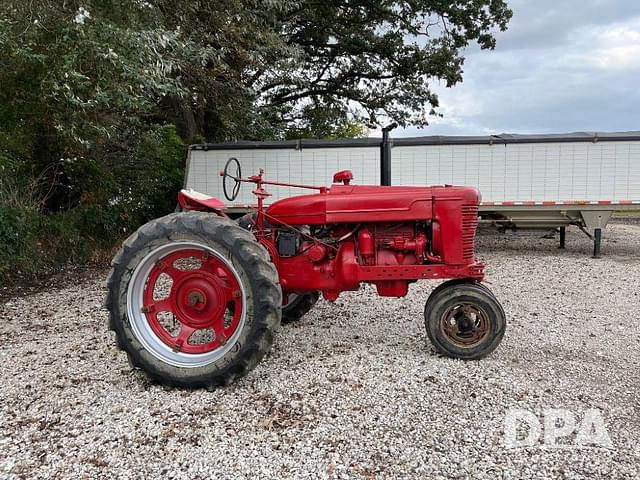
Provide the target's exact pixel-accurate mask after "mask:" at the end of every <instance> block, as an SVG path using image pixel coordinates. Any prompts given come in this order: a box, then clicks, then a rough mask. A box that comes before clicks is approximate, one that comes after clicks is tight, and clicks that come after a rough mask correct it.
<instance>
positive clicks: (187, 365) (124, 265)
mask: <svg viewBox="0 0 640 480" xmlns="http://www.w3.org/2000/svg"><path fill="white" fill-rule="evenodd" d="M112 265H113V269H112V271H111V274H110V276H109V280H108V297H107V306H108V308H109V311H110V328H111V329H112V330H114V331H115V333H116V337H117V341H118V346H119V347H120V348H121V349H122V350H124V351H125V352H126V353H127V355H128V356H129V361H130V363H131V364H132V365H133V366H134V367H136V368H141V369H142V370H144V371H145V372H146V373H147V374H148V375H149V376H150V377H151V378H153V379H154V380H156V381H158V382H160V383H163V384H166V385H170V386H181V387H210V386H215V385H220V384H228V383H230V382H232V381H233V380H234V379H236V378H238V377H240V376H243V375H245V374H246V373H247V372H249V371H250V370H251V369H253V368H254V367H255V366H256V365H257V364H258V362H259V361H260V360H261V359H262V357H263V356H264V355H265V354H266V353H267V352H268V351H269V349H270V348H271V343H272V336H273V332H274V329H276V328H277V326H278V325H279V323H280V315H281V313H280V305H281V304H282V293H281V291H280V286H279V284H278V275H277V272H276V269H275V267H274V266H273V264H272V263H271V261H270V258H269V254H268V253H267V251H266V250H265V249H264V248H263V247H262V246H261V245H260V244H258V243H257V242H256V241H255V238H254V237H253V236H252V235H251V234H250V233H249V232H247V231H245V230H244V229H242V228H241V227H239V226H238V225H237V224H236V223H235V222H232V221H230V220H227V219H224V218H221V217H219V216H216V215H213V214H209V213H203V212H183V213H174V214H171V215H167V216H166V217H163V218H160V219H157V220H154V221H152V222H149V223H147V224H146V225H144V226H142V227H141V228H140V229H139V230H138V231H137V232H136V233H134V234H133V235H132V236H131V237H129V238H128V239H127V240H126V241H125V243H124V245H123V246H122V249H121V250H120V252H118V254H117V255H116V257H115V258H114V260H113V263H112Z"/></svg>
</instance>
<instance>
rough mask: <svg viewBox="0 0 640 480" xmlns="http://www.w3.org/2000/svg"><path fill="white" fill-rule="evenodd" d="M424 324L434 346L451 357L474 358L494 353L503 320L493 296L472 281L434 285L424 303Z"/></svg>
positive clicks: (498, 304) (486, 289) (504, 321)
mask: <svg viewBox="0 0 640 480" xmlns="http://www.w3.org/2000/svg"><path fill="white" fill-rule="evenodd" d="M424 318H425V327H426V330H427V335H428V336H429V340H431V343H432V344H433V346H434V347H435V348H436V350H438V351H439V352H441V353H443V354H445V355H447V356H449V357H453V358H460V359H463V360H476V359H479V358H482V357H485V356H487V355H489V354H490V353H491V352H493V351H494V350H495V349H496V348H497V347H498V345H499V344H500V342H501V341H502V337H503V336H504V332H505V328H506V319H505V315H504V311H503V309H502V306H501V305H500V303H498V300H497V299H496V297H495V296H494V295H493V293H491V291H489V289H488V288H486V287H485V286H483V285H481V284H478V283H475V282H462V283H458V282H455V283H451V284H449V285H446V286H443V287H442V288H437V289H436V290H434V292H433V293H432V294H431V296H430V297H429V299H428V300H427V303H426V305H425V311H424Z"/></svg>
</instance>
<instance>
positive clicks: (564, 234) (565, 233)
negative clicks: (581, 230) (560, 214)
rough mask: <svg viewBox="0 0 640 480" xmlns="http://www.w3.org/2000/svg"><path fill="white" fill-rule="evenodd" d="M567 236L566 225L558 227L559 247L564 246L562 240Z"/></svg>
mask: <svg viewBox="0 0 640 480" xmlns="http://www.w3.org/2000/svg"><path fill="white" fill-rule="evenodd" d="M566 236H567V227H560V247H559V248H564V242H565V239H566Z"/></svg>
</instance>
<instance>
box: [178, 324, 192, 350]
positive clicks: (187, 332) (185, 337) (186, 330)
mask: <svg viewBox="0 0 640 480" xmlns="http://www.w3.org/2000/svg"><path fill="white" fill-rule="evenodd" d="M195 331H196V329H195V328H191V327H189V326H187V325H185V324H184V323H180V332H178V336H177V337H176V342H175V344H174V346H173V349H174V350H175V351H176V352H179V351H181V350H182V349H183V348H184V346H185V344H186V343H187V342H188V341H189V338H191V335H193V332H195Z"/></svg>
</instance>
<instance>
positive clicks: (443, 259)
mask: <svg viewBox="0 0 640 480" xmlns="http://www.w3.org/2000/svg"><path fill="white" fill-rule="evenodd" d="M221 176H223V177H224V178H223V187H224V193H225V196H226V197H227V199H228V200H229V201H233V200H234V199H235V198H236V197H237V195H238V193H239V189H240V186H241V185H242V184H243V183H251V184H253V185H254V190H253V193H254V194H255V196H256V197H257V209H256V210H255V211H254V212H253V213H251V214H248V215H245V216H244V217H243V218H241V219H239V220H238V221H234V220H232V219H230V218H229V217H228V216H227V215H226V214H225V204H224V203H223V202H222V201H220V200H218V199H215V198H212V197H207V196H204V195H201V194H197V193H195V192H187V191H184V190H183V191H182V192H181V193H180V194H179V198H178V200H179V204H180V206H181V210H182V211H181V212H179V213H174V214H171V215H167V216H166V217H162V218H159V219H157V220H154V221H151V222H149V223H147V224H146V225H144V226H142V227H141V228H140V229H139V230H138V231H137V232H135V233H134V234H133V235H131V236H130V237H129V238H128V239H127V240H126V241H125V242H124V244H123V246H122V248H121V250H120V251H119V253H118V254H117V255H116V257H115V258H114V260H113V264H112V265H113V269H112V271H111V274H110V276H109V280H108V290H109V291H108V298H107V305H108V308H109V310H110V313H111V315H110V327H111V329H112V330H114V331H115V333H116V337H117V341H118V346H119V347H120V348H121V349H122V350H124V351H125V352H126V353H127V355H128V356H129V359H130V362H131V364H132V365H133V366H134V367H137V368H141V369H143V370H144V371H145V372H147V374H149V376H150V377H151V378H153V379H155V380H157V381H159V382H161V383H164V384H167V385H173V386H186V387H203V386H204V387H210V386H215V385H220V384H228V383H230V382H232V381H233V380H234V379H236V378H238V377H241V376H243V375H245V374H246V373H247V372H249V371H250V370H251V369H253V368H254V367H255V366H256V365H257V364H258V362H260V360H261V359H262V358H263V357H264V355H265V354H266V353H267V352H268V351H269V349H270V348H271V344H272V340H273V334H274V331H275V330H276V329H277V327H278V326H279V324H280V322H281V318H282V319H284V320H285V321H286V320H289V321H291V320H295V319H298V318H300V316H302V315H303V314H304V313H306V312H307V311H308V310H309V309H310V308H311V307H312V306H313V304H314V303H315V302H316V301H317V300H318V297H319V294H322V296H323V297H324V298H325V299H326V300H329V301H332V300H335V299H336V298H338V295H340V293H341V292H344V291H353V290H358V288H359V287H360V285H361V284H362V283H369V284H373V285H375V287H376V289H377V292H378V294H379V295H380V296H383V297H403V296H405V295H406V294H407V291H408V287H409V284H410V283H414V282H416V281H418V280H436V279H450V280H449V281H446V282H444V283H441V284H440V285H438V287H437V288H435V290H433V291H432V293H431V295H430V296H429V298H428V300H427V302H426V305H425V309H424V318H425V326H426V330H427V335H428V337H429V340H430V341H431V343H432V344H433V346H434V347H435V348H436V349H437V350H438V351H439V352H441V353H443V354H445V355H447V356H450V357H454V358H460V359H469V360H472V359H479V358H481V357H483V356H485V355H487V354H489V353H491V352H492V351H493V350H494V349H495V348H496V347H497V346H498V344H499V343H500V341H501V340H502V337H503V334H504V331H505V316H504V311H503V310H502V307H501V306H500V304H499V302H498V301H497V300H496V298H495V296H494V295H493V294H492V293H491V292H490V291H489V289H487V288H486V287H485V286H484V285H483V284H482V283H480V282H481V281H482V279H483V277H484V272H483V270H484V265H482V264H481V263H479V262H478V261H477V260H476V258H475V256H474V238H475V233H476V227H477V219H478V203H479V193H478V191H477V190H475V189H473V188H467V187H454V186H433V187H400V186H398V187H396V186H364V185H352V184H351V180H352V177H353V175H352V173H351V171H349V170H345V171H341V172H338V173H336V174H335V175H334V177H333V182H334V183H333V185H332V186H331V187H314V186H308V185H295V184H283V183H279V182H272V181H266V180H265V178H264V174H263V171H262V170H261V171H260V173H259V174H258V175H254V176H251V177H248V178H243V177H242V175H241V171H240V164H239V163H238V161H237V160H236V159H230V160H229V161H228V162H227V164H226V166H225V169H224V172H221ZM266 185H284V186H291V187H299V188H304V189H311V190H315V193H312V194H310V195H300V196H296V197H291V198H286V199H282V200H278V201H276V202H274V203H272V204H271V205H270V206H269V207H268V208H267V207H265V205H264V201H265V199H267V198H268V197H269V193H268V192H267V191H266V190H265V186H266ZM389 321H394V320H393V319H389Z"/></svg>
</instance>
